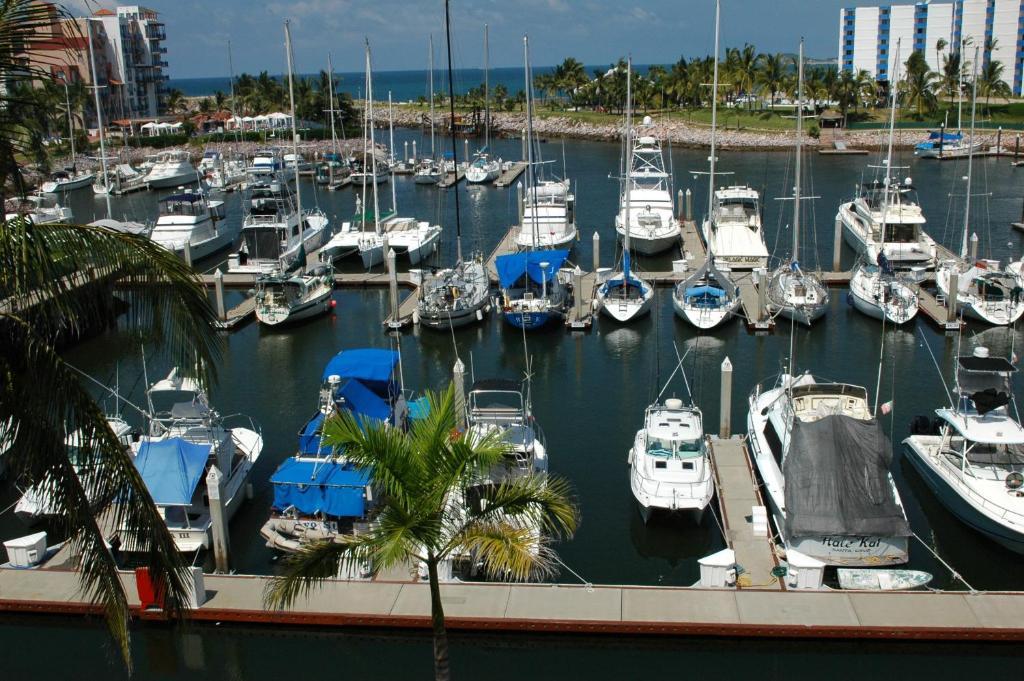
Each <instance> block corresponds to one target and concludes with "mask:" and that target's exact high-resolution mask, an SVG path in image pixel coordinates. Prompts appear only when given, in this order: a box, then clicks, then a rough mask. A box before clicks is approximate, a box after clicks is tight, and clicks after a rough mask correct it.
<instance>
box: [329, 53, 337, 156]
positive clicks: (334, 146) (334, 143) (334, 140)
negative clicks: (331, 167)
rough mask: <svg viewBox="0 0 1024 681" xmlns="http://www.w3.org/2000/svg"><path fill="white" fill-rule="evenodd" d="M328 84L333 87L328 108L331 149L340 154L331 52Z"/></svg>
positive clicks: (335, 153)
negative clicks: (335, 116) (335, 120)
mask: <svg viewBox="0 0 1024 681" xmlns="http://www.w3.org/2000/svg"><path fill="white" fill-rule="evenodd" d="M327 84H328V87H330V88H331V91H330V93H329V99H328V103H327V108H328V109H329V111H330V116H331V151H332V152H334V155H335V156H337V155H338V136H337V135H336V134H335V132H334V64H333V63H332V62H331V53H330V52H328V53H327Z"/></svg>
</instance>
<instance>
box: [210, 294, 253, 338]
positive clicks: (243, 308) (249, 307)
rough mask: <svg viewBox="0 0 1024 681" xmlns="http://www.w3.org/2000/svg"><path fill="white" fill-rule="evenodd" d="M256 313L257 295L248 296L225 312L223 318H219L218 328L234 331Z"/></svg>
mask: <svg viewBox="0 0 1024 681" xmlns="http://www.w3.org/2000/svg"><path fill="white" fill-rule="evenodd" d="M255 314H256V297H255V296H246V297H245V298H244V299H243V300H242V302H240V303H239V304H238V305H235V306H234V307H233V308H231V309H230V310H227V311H226V312H225V313H224V318H223V319H218V320H217V322H216V324H217V328H218V329H221V330H222V331H232V330H234V329H235V328H236V327H238V326H240V325H241V324H242V322H245V321H248V320H249V318H250V317H252V316H253V315H255Z"/></svg>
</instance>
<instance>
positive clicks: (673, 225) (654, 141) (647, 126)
mask: <svg viewBox="0 0 1024 681" xmlns="http://www.w3.org/2000/svg"><path fill="white" fill-rule="evenodd" d="M653 128H654V123H653V122H652V120H651V117H650V116H644V120H643V123H642V124H641V125H640V126H639V127H638V129H637V131H636V136H635V138H634V144H633V152H632V154H630V161H629V170H628V171H627V174H626V180H625V181H626V182H628V183H630V191H629V205H628V206H626V205H625V204H624V203H623V201H624V200H625V197H626V194H625V193H622V196H621V197H620V198H622V199H623V201H620V202H619V212H618V214H617V215H616V216H615V231H616V233H617V234H618V236H619V239H622V238H623V237H624V236H625V234H626V224H627V223H628V224H629V236H630V243H631V245H632V249H633V250H634V251H636V252H637V253H639V254H641V255H655V254H657V253H661V252H663V251H666V250H668V249H670V248H672V247H673V246H675V245H676V244H678V243H679V238H680V234H681V233H680V231H679V221H678V220H676V217H675V214H674V211H673V206H674V204H673V199H672V178H671V176H670V175H669V174H668V173H667V172H666V171H665V160H664V158H663V156H662V151H661V143H660V141H659V140H658V138H657V137H655V136H654V134H653Z"/></svg>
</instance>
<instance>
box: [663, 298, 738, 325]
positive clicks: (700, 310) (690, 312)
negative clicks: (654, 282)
mask: <svg viewBox="0 0 1024 681" xmlns="http://www.w3.org/2000/svg"><path fill="white" fill-rule="evenodd" d="M738 304H739V301H738V300H734V301H733V302H732V304H731V305H722V306H720V307H716V308H704V307H694V306H692V305H685V304H684V303H682V302H680V300H679V299H678V298H677V297H676V296H675V295H673V296H672V309H673V310H675V313H676V316H678V317H679V318H680V319H682V320H683V321H685V322H688V323H690V324H692V325H693V326H695V327H697V328H698V329H713V328H715V327H716V326H718V325H720V324H724V323H725V322H726V321H728V320H729V319H730V318H731V317H732V316H733V314H734V313H735V311H736V306H737V305H738Z"/></svg>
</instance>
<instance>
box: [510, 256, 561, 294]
mask: <svg viewBox="0 0 1024 681" xmlns="http://www.w3.org/2000/svg"><path fill="white" fill-rule="evenodd" d="M568 259H569V251H566V250H548V251H524V252H523V253H511V254H509V255H499V256H498V257H497V258H496V259H495V262H494V265H495V267H496V268H497V270H498V279H499V280H500V282H501V287H502V288H509V287H510V286H512V285H514V284H515V283H516V282H517V281H519V280H520V279H522V278H523V275H529V277H530V279H531V280H533V281H534V282H536V283H538V284H543V283H544V282H545V281H547V282H549V283H550V282H551V281H552V280H554V278H555V274H557V273H558V270H559V268H561V267H562V265H563V264H564V263H565V261H566V260H568ZM541 263H547V266H546V267H541Z"/></svg>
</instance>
